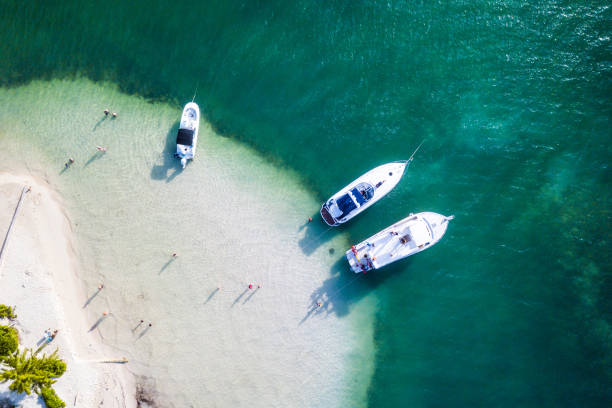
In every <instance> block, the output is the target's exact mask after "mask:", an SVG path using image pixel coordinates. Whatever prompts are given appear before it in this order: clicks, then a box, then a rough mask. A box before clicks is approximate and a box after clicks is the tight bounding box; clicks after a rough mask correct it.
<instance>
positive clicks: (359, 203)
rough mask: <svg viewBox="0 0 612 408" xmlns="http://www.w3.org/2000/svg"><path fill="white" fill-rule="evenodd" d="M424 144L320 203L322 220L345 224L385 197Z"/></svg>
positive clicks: (379, 167) (375, 169)
mask: <svg viewBox="0 0 612 408" xmlns="http://www.w3.org/2000/svg"><path fill="white" fill-rule="evenodd" d="M422 144H423V143H421V145H422ZM421 145H419V147H417V148H416V150H415V151H414V153H412V156H410V158H409V159H408V160H402V161H395V162H391V163H387V164H383V165H381V166H378V167H376V168H374V169H372V170H370V171H368V172H367V173H365V174H363V175H362V176H360V177H359V178H357V179H356V180H354V181H353V182H351V183H350V184H349V185H347V186H346V187H344V188H343V189H342V190H340V191H338V192H337V193H336V194H334V195H333V196H331V197H330V198H329V200H327V201H326V202H325V203H323V205H322V206H321V218H323V221H325V223H327V225H330V226H336V225H338V224H342V223H345V222H347V221H348V220H350V219H352V218H354V217H355V216H357V214H360V213H362V212H363V211H365V210H366V209H367V208H368V207H370V206H371V205H373V204H374V203H375V202H377V201H378V200H380V199H381V198H383V197H384V196H386V195H387V194H388V193H389V192H390V191H391V190H393V188H394V187H395V186H396V185H397V183H399V181H400V180H401V178H402V176H403V175H404V171H405V170H406V168H408V166H409V165H410V162H411V161H412V159H413V158H414V155H415V153H416V152H417V150H419V148H420V147H421Z"/></svg>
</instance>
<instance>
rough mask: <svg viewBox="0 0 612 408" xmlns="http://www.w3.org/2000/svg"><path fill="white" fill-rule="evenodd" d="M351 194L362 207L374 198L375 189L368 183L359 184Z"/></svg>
mask: <svg viewBox="0 0 612 408" xmlns="http://www.w3.org/2000/svg"><path fill="white" fill-rule="evenodd" d="M351 193H353V195H354V196H355V199H356V200H357V202H358V203H359V205H360V206H362V205H364V204H365V203H367V202H368V201H370V200H371V199H372V197H374V187H372V186H371V185H370V184H368V183H359V184H357V186H356V187H355V188H353V189H352V190H351Z"/></svg>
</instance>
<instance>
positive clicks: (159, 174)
mask: <svg viewBox="0 0 612 408" xmlns="http://www.w3.org/2000/svg"><path fill="white" fill-rule="evenodd" d="M179 124H180V122H179V121H178V120H177V121H176V122H174V124H173V125H172V127H171V128H170V130H168V134H167V135H166V144H165V146H164V150H163V151H162V152H161V154H160V158H161V161H162V163H161V164H155V165H153V168H152V169H151V178H152V179H153V180H166V183H169V182H171V181H172V180H174V178H175V177H176V176H178V175H179V174H181V173H182V172H183V167H182V166H181V162H180V160H178V159H177V158H175V157H174V153H176V134H177V132H178V128H179ZM158 161H160V160H158Z"/></svg>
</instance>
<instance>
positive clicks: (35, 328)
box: [0, 173, 136, 407]
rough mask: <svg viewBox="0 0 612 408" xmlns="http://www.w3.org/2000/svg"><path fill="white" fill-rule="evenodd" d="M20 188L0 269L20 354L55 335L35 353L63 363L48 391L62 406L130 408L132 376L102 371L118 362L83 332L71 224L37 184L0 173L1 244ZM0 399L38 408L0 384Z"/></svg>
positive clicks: (121, 368) (2, 296) (34, 399)
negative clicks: (53, 355) (48, 331)
mask: <svg viewBox="0 0 612 408" xmlns="http://www.w3.org/2000/svg"><path fill="white" fill-rule="evenodd" d="M23 187H30V188H31V190H30V191H29V192H26V193H25V195H24V198H23V200H22V203H21V206H20V209H19V212H18V213H17V215H16V219H15V223H14V225H13V228H12V230H11V234H10V236H9V240H8V242H7V245H6V247H5V250H4V253H3V257H2V260H1V265H0V302H1V303H4V304H8V305H13V306H16V313H17V315H18V318H17V319H16V321H15V322H14V323H15V327H16V328H17V330H18V331H19V341H20V346H21V348H23V347H28V348H33V349H37V348H38V347H39V346H40V345H41V344H43V343H44V342H42V340H43V336H44V332H45V330H46V329H51V330H55V329H57V330H58V334H57V336H56V338H55V339H54V340H53V341H52V342H51V343H49V344H48V345H47V346H46V347H45V348H44V349H43V350H42V351H41V352H40V353H47V354H50V353H52V352H53V351H54V350H55V349H56V348H57V349H58V350H59V355H60V357H61V358H62V359H63V360H64V361H66V364H67V370H66V372H65V373H64V375H63V376H62V377H60V378H59V379H58V381H57V383H56V384H55V385H54V388H55V390H56V392H57V394H58V395H59V396H60V397H61V398H62V399H63V400H64V402H66V404H67V406H70V407H72V406H82V407H94V406H95V407H135V406H136V399H135V389H134V381H133V376H132V375H131V374H130V373H129V372H128V370H127V368H126V366H125V365H124V364H117V363H103V361H110V360H120V359H121V358H122V357H123V356H121V355H118V354H117V353H116V352H114V351H113V350H110V349H108V348H107V347H105V346H104V345H103V344H102V342H101V341H100V336H99V333H98V332H96V331H91V332H90V331H89V325H88V324H87V321H86V316H85V313H84V312H83V310H82V307H81V306H82V305H83V302H84V298H85V296H84V292H83V288H82V287H80V281H79V279H78V278H77V274H78V262H77V260H76V257H75V254H74V246H73V243H72V232H71V227H70V223H69V220H68V219H67V217H66V215H65V213H64V212H63V210H62V205H61V202H60V199H59V197H58V196H57V194H55V192H54V191H52V190H51V189H50V188H49V187H48V185H47V183H46V182H45V181H44V180H37V179H34V178H33V177H31V176H15V175H11V174H7V173H0V226H1V228H2V239H4V233H5V232H6V230H7V228H8V226H9V224H10V221H11V218H12V217H13V213H14V210H15V206H16V204H17V202H18V199H19V197H20V195H21V192H22V189H23ZM5 323H6V322H5ZM2 397H8V398H9V399H11V400H12V401H13V403H15V404H17V405H19V406H23V407H40V406H44V403H43V402H42V400H41V399H39V398H38V396H37V395H36V394H34V393H32V395H30V396H27V397H26V396H25V394H21V395H19V394H16V393H13V392H10V391H9V390H8V383H6V384H0V398H2Z"/></svg>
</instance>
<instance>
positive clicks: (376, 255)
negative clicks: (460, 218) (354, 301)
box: [346, 212, 455, 273]
mask: <svg viewBox="0 0 612 408" xmlns="http://www.w3.org/2000/svg"><path fill="white" fill-rule="evenodd" d="M453 218H455V217H454V216H452V215H451V216H450V217H445V216H444V215H441V214H437V213H434V212H420V213H418V214H410V215H409V216H408V217H407V218H404V219H403V220H401V221H398V222H396V223H395V224H393V225H391V226H390V227H387V228H385V229H384V230H382V231H380V232H379V233H377V234H375V235H372V236H371V237H370V238H368V239H366V240H365V241H363V242H360V243H359V244H357V245H353V246H351V249H349V250H348V251H346V259H348V262H349V264H350V265H351V269H352V270H353V272H355V273H359V272H364V273H365V272H368V271H371V270H372V269H380V268H382V267H383V266H386V265H389V264H390V263H393V262H395V261H399V260H400V259H404V258H406V257H409V256H410V255H414V254H416V253H417V252H421V251H424V250H426V249H427V248H430V247H432V246H433V245H434V244H436V243H437V242H438V241H439V240H440V239H441V238H442V236H444V233H446V228H447V227H448V222H449V221H450V220H452V219H453Z"/></svg>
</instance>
